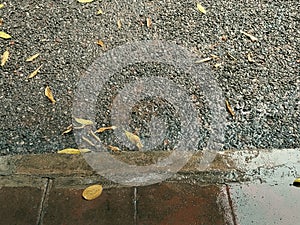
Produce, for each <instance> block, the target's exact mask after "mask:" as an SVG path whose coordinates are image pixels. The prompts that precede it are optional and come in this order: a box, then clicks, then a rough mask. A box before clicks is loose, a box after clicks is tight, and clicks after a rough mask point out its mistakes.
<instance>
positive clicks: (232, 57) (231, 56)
mask: <svg viewBox="0 0 300 225" xmlns="http://www.w3.org/2000/svg"><path fill="white" fill-rule="evenodd" d="M227 55H228V56H229V57H230V58H231V59H233V60H234V61H237V59H236V58H235V57H234V56H233V55H231V54H230V53H229V52H227Z"/></svg>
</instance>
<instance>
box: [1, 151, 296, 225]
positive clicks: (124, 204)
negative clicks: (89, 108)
mask: <svg viewBox="0 0 300 225" xmlns="http://www.w3.org/2000/svg"><path fill="white" fill-rule="evenodd" d="M155 154H156V155H145V154H143V153H139V152H136V153H129V154H127V153H125V154H123V155H118V156H117V157H118V158H119V159H122V160H124V161H127V162H131V161H132V162H133V161H135V162H136V161H138V162H143V163H146V164H147V163H150V162H152V161H151V160H153V158H155V157H161V156H163V154H165V153H160V152H156V153H155ZM299 154H300V153H299V149H279V150H278V149H277V150H257V149H255V150H245V151H239V152H235V151H226V152H219V153H218V155H217V156H216V158H215V160H214V161H213V162H212V163H211V165H210V167H209V168H208V169H207V170H206V171H199V170H198V169H197V168H198V167H197V165H198V164H197V162H199V160H201V154H196V155H194V156H193V157H192V158H191V160H190V162H189V163H188V164H187V165H186V166H185V167H184V168H182V170H181V171H179V172H178V173H177V174H176V175H175V176H174V177H172V178H171V179H169V180H167V181H165V182H163V183H160V184H155V185H150V186H145V187H124V186H120V185H118V184H115V183H113V182H111V181H109V180H106V179H105V178H103V177H102V176H100V175H98V174H97V173H95V172H94V171H93V169H92V168H91V167H90V166H89V165H88V164H87V163H86V162H85V160H84V158H83V157H82V156H81V155H59V154H42V155H22V156H8V157H6V156H5V157H0V162H1V164H0V178H1V179H0V193H1V194H0V213H1V215H0V216H1V218H4V219H3V220H2V221H1V222H0V224H20V225H21V224H25V223H26V224H38V225H42V224H45V225H52V224H95V225H96V224H129V225H130V224H134V225H135V224H173V225H174V224H175V225H176V224H186V222H187V221H188V222H189V223H190V224H193V222H194V224H234V225H236V224H239V223H240V224H243V223H244V221H248V222H249V221H260V222H265V224H268V223H267V222H268V221H271V220H270V219H268V218H272V219H273V220H274V222H275V224H276V222H277V223H278V224H280V221H288V224H291V223H290V222H293V221H297V220H298V217H297V216H295V215H291V214H286V215H288V218H282V217H280V216H277V217H276V216H274V215H273V214H272V213H274V212H276V210H277V211H278V210H279V211H278V212H281V211H280V210H281V206H280V205H278V207H275V205H276V204H275V202H274V201H273V200H272V199H280V200H281V202H282V203H283V205H282V206H284V204H285V205H286V208H291V209H292V208H293V207H294V206H296V205H297V202H295V201H292V200H293V198H291V196H290V197H288V195H287V193H289V190H290V189H287V188H289V187H288V182H291V181H292V180H293V178H294V177H295V176H297V175H299V171H300V168H299V162H298V159H299ZM246 181H251V183H252V184H251V185H250V186H249V182H248V183H247V182H246ZM255 181H256V182H258V183H259V185H257V186H256V185H255V184H254V183H253V182H255ZM95 183H101V184H102V185H103V187H104V191H103V194H102V196H101V198H98V199H96V200H94V201H91V202H87V201H85V200H84V199H82V197H81V192H82V190H83V189H84V188H85V187H87V186H88V185H91V184H95ZM260 183H263V185H261V184H260ZM264 184H265V185H264ZM270 185H271V186H270ZM272 186H273V187H272ZM274 187H279V188H277V189H278V190H277V189H276V188H274ZM261 190H264V192H263V193H261ZM297 191H298V190H293V193H294V194H295V195H296V194H297V193H298V192H297ZM296 192H297V193H296ZM284 193H285V194H284ZM253 195H254V196H257V198H260V199H263V201H262V202H261V201H257V199H255V197H254V198H253ZM275 197H276V198H275ZM289 199H290V200H289ZM287 201H289V203H287ZM248 202H252V203H253V204H252V205H249V204H248ZM263 203H265V204H263ZM257 204H260V206H261V207H260V210H261V211H262V212H263V211H266V212H268V213H269V214H268V215H269V216H270V217H264V218H260V217H259V215H258V216H257V218H255V217H253V215H255V208H257ZM269 205H274V206H273V207H272V208H270V209H269V210H268V208H269ZM272 209H274V210H273V211H272ZM251 210H252V211H251ZM8 212H9V213H8ZM282 212H284V210H283V211H282ZM272 215H273V217H271V216H272ZM277 215H282V214H280V213H279V214H277ZM237 221H238V222H237ZM2 222H3V223H2ZM248 222H247V223H248Z"/></svg>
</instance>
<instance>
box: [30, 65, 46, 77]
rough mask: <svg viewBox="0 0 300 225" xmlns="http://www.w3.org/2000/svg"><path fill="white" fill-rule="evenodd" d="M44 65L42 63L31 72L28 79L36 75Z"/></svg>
mask: <svg viewBox="0 0 300 225" xmlns="http://www.w3.org/2000/svg"><path fill="white" fill-rule="evenodd" d="M42 66H43V65H40V66H39V67H38V68H37V69H36V70H35V71H33V72H32V73H31V74H29V75H28V77H27V78H28V79H30V78H33V77H35V76H36V75H37V74H38V72H39V71H40V69H41V68H42Z"/></svg>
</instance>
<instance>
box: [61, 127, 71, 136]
mask: <svg viewBox="0 0 300 225" xmlns="http://www.w3.org/2000/svg"><path fill="white" fill-rule="evenodd" d="M72 130H73V125H70V126H68V127H67V129H66V130H65V131H64V132H63V133H62V135H63V134H68V133H70V132H71V131H72Z"/></svg>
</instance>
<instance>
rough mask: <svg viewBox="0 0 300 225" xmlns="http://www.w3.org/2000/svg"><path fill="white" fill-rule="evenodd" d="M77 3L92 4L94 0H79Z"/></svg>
mask: <svg viewBox="0 0 300 225" xmlns="http://www.w3.org/2000/svg"><path fill="white" fill-rule="evenodd" d="M77 1H78V2H80V3H90V2H92V1H94V0H77Z"/></svg>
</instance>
